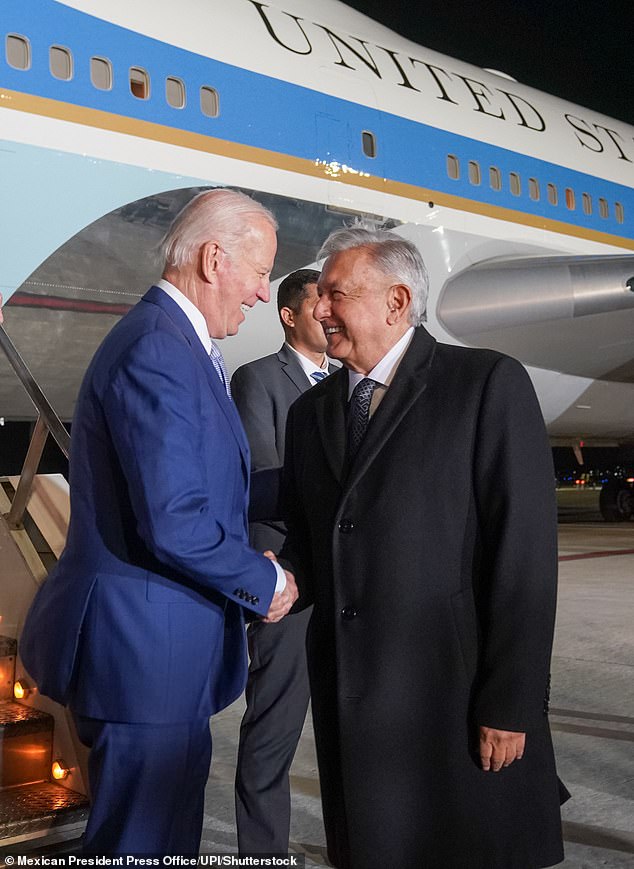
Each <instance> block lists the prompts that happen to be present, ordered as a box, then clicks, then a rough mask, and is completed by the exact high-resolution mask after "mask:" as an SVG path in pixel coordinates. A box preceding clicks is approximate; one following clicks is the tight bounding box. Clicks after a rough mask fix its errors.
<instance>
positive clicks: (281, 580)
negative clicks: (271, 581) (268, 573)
mask: <svg viewBox="0 0 634 869" xmlns="http://www.w3.org/2000/svg"><path fill="white" fill-rule="evenodd" d="M272 564H273V567H274V568H275V572H276V573H277V583H276V584H275V591H276V592H278V591H284V589H285V588H286V574H285V573H284V568H283V567H282V566H281V565H279V564H278V563H277V561H273V562H272Z"/></svg>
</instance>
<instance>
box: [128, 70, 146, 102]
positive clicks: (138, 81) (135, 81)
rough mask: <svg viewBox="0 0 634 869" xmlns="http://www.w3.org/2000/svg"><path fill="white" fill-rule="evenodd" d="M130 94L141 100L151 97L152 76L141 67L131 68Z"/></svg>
mask: <svg viewBox="0 0 634 869" xmlns="http://www.w3.org/2000/svg"><path fill="white" fill-rule="evenodd" d="M130 93H131V94H132V95H133V96H135V97H136V98H137V99H139V100H147V99H148V98H149V96H150V76H149V75H148V74H147V72H146V71H145V70H144V69H141V67H140V66H131V67H130Z"/></svg>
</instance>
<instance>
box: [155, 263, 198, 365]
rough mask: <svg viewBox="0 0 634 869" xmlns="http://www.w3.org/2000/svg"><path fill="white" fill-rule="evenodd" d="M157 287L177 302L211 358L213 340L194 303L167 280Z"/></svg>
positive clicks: (162, 280)
mask: <svg viewBox="0 0 634 869" xmlns="http://www.w3.org/2000/svg"><path fill="white" fill-rule="evenodd" d="M155 286H157V287H158V288H159V290H163V292H164V293H166V294H167V295H168V296H169V297H170V299H172V301H174V302H176V304H177V305H178V307H179V308H180V309H181V311H182V312H183V314H185V316H186V317H187V319H188V320H189V322H190V323H191V324H192V326H193V328H194V331H195V332H196V334H197V335H198V337H199V338H200V343H201V344H202V345H203V347H204V348H205V353H206V354H207V355H208V356H209V354H210V353H211V338H210V337H209V332H208V330H207V323H206V322H205V318H204V317H203V315H202V314H201V313H200V311H199V310H198V308H197V307H196V305H194V303H193V302H191V301H190V300H189V299H188V298H187V296H186V295H184V293H181V291H180V290H179V289H178V287H175V286H174V284H170V282H169V281H166V280H165V278H161V280H160V281H157V282H156V284H155Z"/></svg>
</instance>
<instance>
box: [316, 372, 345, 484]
mask: <svg viewBox="0 0 634 869" xmlns="http://www.w3.org/2000/svg"><path fill="white" fill-rule="evenodd" d="M319 389H320V394H319V396H318V397H317V400H316V402H315V413H316V414H317V427H318V429H319V436H320V437H321V440H322V443H323V447H324V452H325V453H326V456H327V458H328V464H329V465H330V468H331V470H332V472H333V474H334V475H335V478H336V479H337V481H338V482H341V480H342V478H343V465H344V459H345V453H346V398H347V394H346V393H347V389H348V372H347V371H346V370H345V369H344V368H340V369H339V370H338V371H336V372H335V373H334V374H331V375H330V377H328V378H327V380H326V381H324V386H323V387H322V386H321V384H320V385H319Z"/></svg>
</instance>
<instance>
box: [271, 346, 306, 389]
mask: <svg viewBox="0 0 634 869" xmlns="http://www.w3.org/2000/svg"><path fill="white" fill-rule="evenodd" d="M277 358H278V359H279V360H280V365H281V366H282V371H283V372H284V374H285V375H286V376H287V377H288V378H289V380H290V381H291V382H292V383H293V384H294V385H295V386H296V387H297V392H298V393H302V392H306V390H307V389H310V383H309V382H308V378H307V377H306V374H305V373H304V369H303V368H302V366H301V365H300V363H299V360H298V358H297V357H296V356H295V354H294V353H293V351H292V350H291V349H289V347H287V346H286V344H283V345H282V347H281V349H280V350H279V351H278V353H277Z"/></svg>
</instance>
